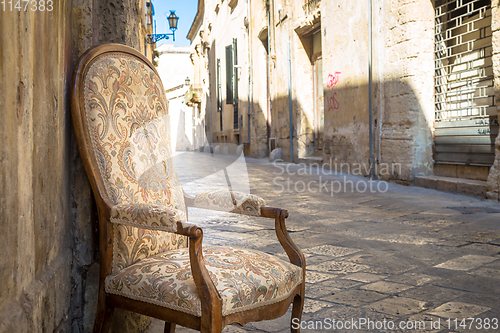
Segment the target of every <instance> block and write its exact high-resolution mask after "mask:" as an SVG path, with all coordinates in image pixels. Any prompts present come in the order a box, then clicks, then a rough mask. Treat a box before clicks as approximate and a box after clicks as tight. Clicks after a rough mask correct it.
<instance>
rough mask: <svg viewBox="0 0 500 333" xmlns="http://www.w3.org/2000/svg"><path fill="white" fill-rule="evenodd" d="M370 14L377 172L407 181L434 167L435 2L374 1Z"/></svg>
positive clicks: (421, 0)
mask: <svg viewBox="0 0 500 333" xmlns="http://www.w3.org/2000/svg"><path fill="white" fill-rule="evenodd" d="M373 13H374V21H373V26H374V29H373V31H374V33H373V40H374V57H373V59H374V64H373V69H374V71H373V73H374V74H373V80H374V82H375V83H374V93H373V94H374V95H373V97H374V129H375V131H374V134H375V135H374V136H375V144H374V153H375V159H376V162H378V166H377V170H378V171H379V174H378V176H379V177H380V178H383V179H388V178H391V179H394V180H398V181H402V182H410V181H412V180H413V177H414V176H415V175H419V174H422V175H428V174H430V173H431V172H432V166H433V158H432V146H433V137H432V130H433V127H434V7H433V1H429V0H416V1H415V0H414V1H408V0H377V1H374V2H373ZM384 165H385V166H386V165H390V166H391V167H390V170H391V172H390V174H389V173H387V172H382V173H380V170H383V169H384ZM393 165H394V166H395V167H394V168H392V166H393ZM393 170H394V172H393Z"/></svg>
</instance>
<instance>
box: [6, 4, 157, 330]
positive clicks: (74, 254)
mask: <svg viewBox="0 0 500 333" xmlns="http://www.w3.org/2000/svg"><path fill="white" fill-rule="evenodd" d="M138 8H139V7H138V1H135V0H134V1H133V0H115V1H106V2H103V1H97V0H74V1H54V2H53V10H52V11H51V12H48V11H45V12H41V11H37V12H32V11H28V12H23V11H21V12H18V11H17V10H16V11H13V12H9V11H2V12H0V27H1V30H2V34H1V36H0V74H1V75H0V91H1V92H2V94H3V96H2V98H0V135H1V136H2V137H1V139H2V145H1V146H0V186H1V188H0V193H1V195H0V220H1V221H2V224H1V226H2V232H0V244H1V246H2V260H1V261H0V278H1V280H2V288H0V332H42V331H43V332H52V331H55V332H89V331H91V329H92V326H93V321H94V316H95V304H96V295H97V285H96V283H97V276H98V265H97V261H98V257H97V253H98V251H97V233H96V229H97V224H96V217H95V207H94V203H93V199H92V195H91V190H90V186H89V184H88V180H87V176H86V174H85V172H84V170H83V166H82V164H81V161H80V157H79V154H78V149H77V145H76V140H75V138H74V132H73V125H72V120H71V112H70V105H69V97H70V96H69V84H70V80H71V75H72V71H73V67H74V64H75V62H76V60H77V59H78V57H79V56H80V55H81V54H82V53H83V52H84V51H85V50H86V49H87V48H89V47H91V46H92V45H96V44H100V43H104V42H118V43H124V44H127V45H130V46H133V47H136V48H138V46H139V38H138V36H139V35H138V30H139V20H140V16H139V9H138ZM124 316H125V317H127V318H129V317H130V315H129V314H123V313H122V314H120V313H118V314H117V316H116V317H118V320H120V317H124ZM127 320H128V319H127ZM127 320H122V321H121V322H122V323H124V324H123V325H127V322H128V321H132V322H134V323H139V324H141V323H142V326H144V327H145V326H147V325H148V322H147V320H144V319H141V320H139V321H137V320H135V319H133V320H128V321H127ZM115 326H117V324H115ZM129 326H130V325H129ZM135 326H137V325H135ZM122 332H123V331H122Z"/></svg>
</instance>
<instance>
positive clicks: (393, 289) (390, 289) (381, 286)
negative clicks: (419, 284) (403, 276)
mask: <svg viewBox="0 0 500 333" xmlns="http://www.w3.org/2000/svg"><path fill="white" fill-rule="evenodd" d="M361 288H362V289H366V290H373V291H377V292H379V293H383V294H396V293H399V292H400V291H403V290H407V289H410V288H413V286H409V285H407V284H402V283H395V282H387V281H378V282H374V283H370V284H366V285H364V286H362V287H361Z"/></svg>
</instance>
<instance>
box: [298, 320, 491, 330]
mask: <svg viewBox="0 0 500 333" xmlns="http://www.w3.org/2000/svg"><path fill="white" fill-rule="evenodd" d="M292 328H293V329H303V330H305V329H308V330H336V331H339V330H340V331H349V330H361V331H380V330H387V331H393V330H409V331H411V330H419V331H422V330H441V329H449V330H450V329H451V330H457V329H461V330H485V331H488V330H497V329H498V328H499V324H498V318H448V319H441V318H434V319H432V318H429V319H427V320H400V321H394V320H391V319H387V318H384V319H382V320H376V319H372V318H351V319H349V320H345V319H334V318H323V319H320V320H300V319H299V318H293V319H292Z"/></svg>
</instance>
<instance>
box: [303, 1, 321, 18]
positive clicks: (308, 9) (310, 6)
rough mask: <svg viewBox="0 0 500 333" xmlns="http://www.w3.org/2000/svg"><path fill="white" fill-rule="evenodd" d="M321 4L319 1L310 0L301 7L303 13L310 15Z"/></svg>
mask: <svg viewBox="0 0 500 333" xmlns="http://www.w3.org/2000/svg"><path fill="white" fill-rule="evenodd" d="M320 4H321V0H310V1H308V2H306V4H305V5H304V6H302V9H304V12H305V13H306V15H309V14H311V13H312V12H314V11H315V10H316V9H317V8H319V5H320Z"/></svg>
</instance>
